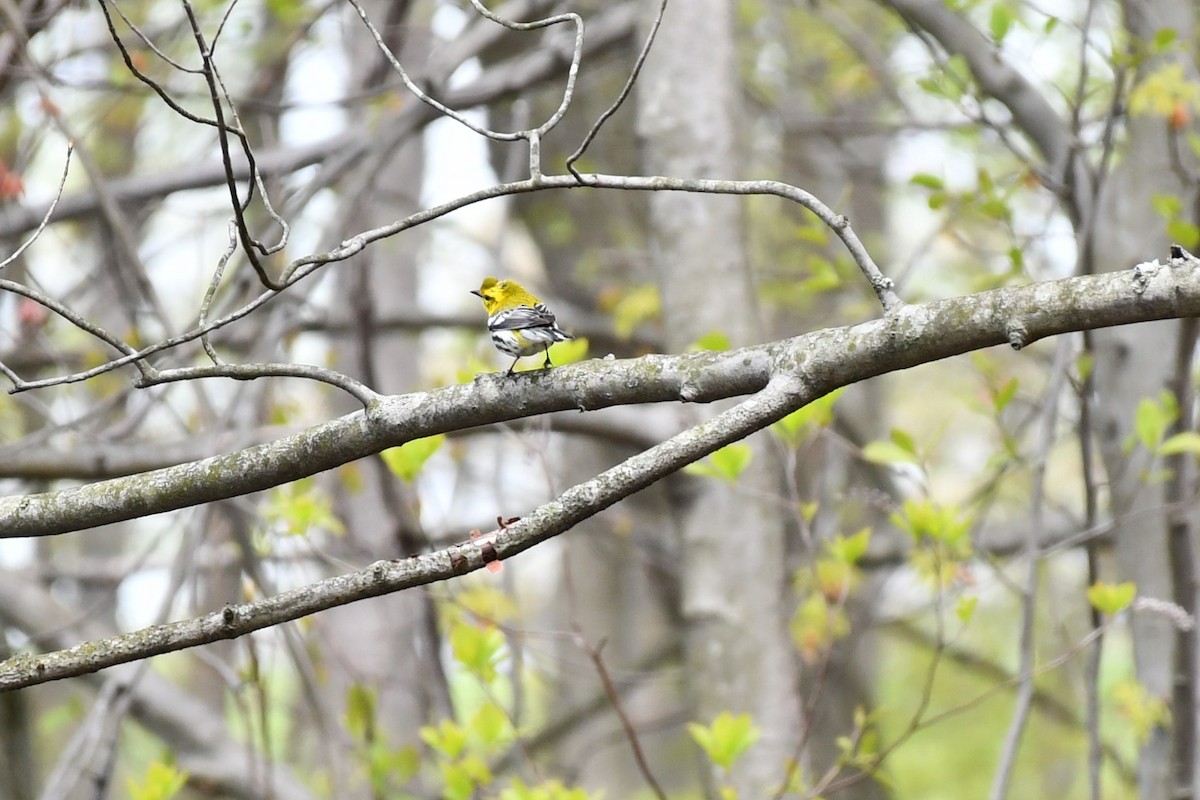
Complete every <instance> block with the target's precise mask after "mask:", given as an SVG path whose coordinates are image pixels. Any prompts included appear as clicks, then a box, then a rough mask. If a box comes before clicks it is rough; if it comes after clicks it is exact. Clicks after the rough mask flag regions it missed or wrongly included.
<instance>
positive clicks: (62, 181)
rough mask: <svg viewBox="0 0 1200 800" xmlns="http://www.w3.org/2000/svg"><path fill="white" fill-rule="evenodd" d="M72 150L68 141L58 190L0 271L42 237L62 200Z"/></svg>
mask: <svg viewBox="0 0 1200 800" xmlns="http://www.w3.org/2000/svg"><path fill="white" fill-rule="evenodd" d="M74 150H75V143H74V142H72V141H68V142H67V157H66V158H65V159H64V160H63V172H62V177H61V178H59V179H58V190H57V191H56V192H55V193H54V198H53V199H52V200H51V201H50V207H49V208H47V209H46V213H45V215H44V216H43V217H42V221H41V222H39V223H38V226H37V228H36V229H35V230H34V232H33V235H32V236H30V237H29V238H28V239H26V240H25V241H24V242H22V243H21V246H20V247H18V248H17V249H16V250H14V251H13V253H12V255H10V256H9V257H8V258H6V259H4V260H3V261H0V269H4V268H5V267H7V266H8V265H9V264H11V263H12V262H14V261H16V260H17V259H18V258H20V256H21V254H22V253H24V252H25V251H26V250H28V249H29V245H31V244H33V243H34V242H36V241H37V239H38V237H39V236H41V235H42V231H44V230H45V229H46V225H47V224H48V223H49V222H50V218H51V217H52V216H54V209H55V208H57V207H58V201H59V200H61V199H62V193H63V187H64V186H66V185H67V175H68V174H70V172H71V153H72V152H74Z"/></svg>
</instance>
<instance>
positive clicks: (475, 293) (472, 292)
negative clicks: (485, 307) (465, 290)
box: [471, 289, 483, 297]
mask: <svg viewBox="0 0 1200 800" xmlns="http://www.w3.org/2000/svg"><path fill="white" fill-rule="evenodd" d="M471 294H473V295H475V296H476V297H483V295H481V294H480V293H479V292H477V291H475V290H474V289H472V290H471Z"/></svg>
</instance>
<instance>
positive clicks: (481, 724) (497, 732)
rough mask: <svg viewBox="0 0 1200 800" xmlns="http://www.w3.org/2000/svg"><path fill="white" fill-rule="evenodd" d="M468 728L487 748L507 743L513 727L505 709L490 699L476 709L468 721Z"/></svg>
mask: <svg viewBox="0 0 1200 800" xmlns="http://www.w3.org/2000/svg"><path fill="white" fill-rule="evenodd" d="M467 730H468V731H469V732H470V733H473V734H474V735H475V738H477V739H478V740H479V741H480V742H482V743H483V744H484V745H485V746H486V747H487V748H489V749H491V748H495V747H497V746H500V745H503V744H507V743H508V740H509V738H510V736H509V733H510V731H511V730H512V727H511V726H510V725H509V723H508V717H507V716H505V714H504V710H503V709H501V708H500V706H498V705H496V704H495V703H494V702H491V701H488V702H486V703H484V704H482V705H481V706H479V708H477V709H476V710H475V713H474V714H472V715H471V719H470V721H469V722H468V723H467Z"/></svg>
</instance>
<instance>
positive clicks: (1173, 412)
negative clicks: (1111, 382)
mask: <svg viewBox="0 0 1200 800" xmlns="http://www.w3.org/2000/svg"><path fill="white" fill-rule="evenodd" d="M1178 415H1179V407H1178V404H1177V403H1176V402H1175V397H1174V395H1172V394H1171V393H1170V392H1163V393H1162V394H1160V395H1159V398H1158V399H1157V400H1155V399H1154V398H1151V397H1143V398H1142V399H1141V400H1140V401H1138V405H1137V410H1136V411H1135V412H1134V418H1133V430H1134V435H1135V436H1136V437H1137V440H1138V442H1139V443H1140V444H1141V445H1142V447H1144V448H1145V449H1146V450H1148V451H1149V452H1151V453H1155V452H1157V451H1158V447H1159V445H1160V444H1161V443H1162V439H1163V436H1164V435H1165V434H1166V431H1167V428H1169V427H1170V426H1171V424H1172V423H1173V422H1175V419H1176V417H1178Z"/></svg>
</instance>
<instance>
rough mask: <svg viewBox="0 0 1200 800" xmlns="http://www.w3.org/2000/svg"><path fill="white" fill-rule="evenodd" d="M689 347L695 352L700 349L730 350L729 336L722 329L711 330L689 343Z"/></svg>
mask: <svg viewBox="0 0 1200 800" xmlns="http://www.w3.org/2000/svg"><path fill="white" fill-rule="evenodd" d="M687 349H688V352H693V353H694V352H696V351H698V350H728V349H729V337H728V336H726V335H725V334H723V333H721V332H720V331H709V332H708V333H706V334H704V335H703V336H701V337H700V338H699V339H697V340H696V341H694V342H692V343H691V344H690V345H688V348H687Z"/></svg>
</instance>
